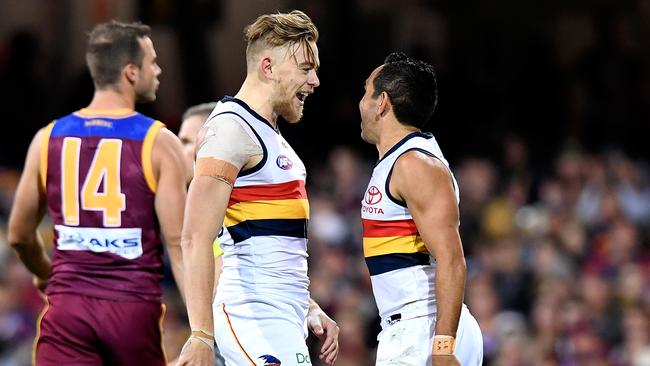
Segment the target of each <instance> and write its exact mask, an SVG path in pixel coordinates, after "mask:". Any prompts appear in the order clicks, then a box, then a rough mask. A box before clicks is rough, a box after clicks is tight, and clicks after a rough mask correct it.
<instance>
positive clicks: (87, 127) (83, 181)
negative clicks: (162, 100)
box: [40, 109, 163, 302]
mask: <svg viewBox="0 0 650 366" xmlns="http://www.w3.org/2000/svg"><path fill="white" fill-rule="evenodd" d="M161 127H163V124H162V123H160V122H158V121H154V120H153V119H151V118H149V117H146V116H144V115H142V114H139V113H137V112H134V111H132V110H128V109H122V110H102V111H100V110H88V109H82V110H80V111H78V112H75V113H72V114H70V115H68V116H65V117H63V118H61V119H59V120H56V121H54V122H52V123H51V124H50V125H48V126H47V128H46V130H45V132H46V133H45V135H44V136H43V139H42V140H41V165H40V168H41V174H40V177H41V182H40V183H41V185H42V187H43V189H44V192H45V194H46V198H47V208H48V212H49V214H50V217H51V218H52V221H53V224H54V240H53V256H52V271H51V274H50V280H49V284H48V287H47V294H48V295H49V294H55V293H75V294H83V295H88V296H94V297H99V298H107V299H113V300H122V301H156V302H157V301H160V297H161V288H160V285H159V282H160V280H161V278H162V274H163V264H162V245H161V242H160V237H159V225H158V221H157V218H156V213H155V207H154V199H155V191H156V183H157V182H156V179H155V176H154V173H153V168H152V163H151V150H152V147H153V143H154V140H155V137H156V135H157V133H158V131H159V130H160V128H161Z"/></svg>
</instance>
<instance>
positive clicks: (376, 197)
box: [364, 186, 382, 205]
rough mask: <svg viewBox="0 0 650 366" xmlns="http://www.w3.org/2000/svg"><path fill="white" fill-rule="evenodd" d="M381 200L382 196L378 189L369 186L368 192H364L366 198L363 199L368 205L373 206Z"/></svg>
mask: <svg viewBox="0 0 650 366" xmlns="http://www.w3.org/2000/svg"><path fill="white" fill-rule="evenodd" d="M381 199H382V196H381V192H380V191H379V188H377V187H375V186H370V188H368V191H366V197H365V198H364V200H365V201H366V203H367V204H369V205H375V204H377V203H379V201H381Z"/></svg>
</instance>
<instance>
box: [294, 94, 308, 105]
mask: <svg viewBox="0 0 650 366" xmlns="http://www.w3.org/2000/svg"><path fill="white" fill-rule="evenodd" d="M308 95H309V93H306V92H297V93H296V98H298V100H299V101H300V103H301V104H304V103H305V99H307V96H308Z"/></svg>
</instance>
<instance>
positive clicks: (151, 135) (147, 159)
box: [142, 121, 165, 193]
mask: <svg viewBox="0 0 650 366" xmlns="http://www.w3.org/2000/svg"><path fill="white" fill-rule="evenodd" d="M163 127H165V125H164V124H163V123H162V122H160V121H155V122H154V123H153V124H152V125H151V127H149V131H147V135H146V136H145V137H144V141H143V142H142V170H143V171H144V180H145V181H146V182H147V185H148V186H149V189H151V192H154V193H156V190H157V189H158V182H157V181H156V176H155V175H154V174H153V164H152V162H151V151H152V150H153V143H154V141H155V140H156V136H157V135H158V131H160V129H161V128H163Z"/></svg>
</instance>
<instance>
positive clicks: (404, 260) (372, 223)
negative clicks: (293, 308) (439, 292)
mask: <svg viewBox="0 0 650 366" xmlns="http://www.w3.org/2000/svg"><path fill="white" fill-rule="evenodd" d="M413 150H416V151H420V152H422V153H425V154H427V155H430V156H433V157H435V158H437V159H439V160H440V161H441V162H442V163H443V164H445V166H447V168H449V163H447V160H445V158H444V157H443V155H442V152H441V151H440V147H439V146H438V143H437V142H436V139H435V138H434V137H433V135H431V134H428V133H422V132H414V133H411V134H409V135H408V136H406V137H405V138H404V139H402V140H401V141H400V142H399V143H397V144H396V145H395V146H393V147H392V148H391V149H390V150H389V151H388V152H387V153H386V154H385V155H384V157H383V158H382V159H381V160H380V161H379V162H378V163H377V165H376V166H375V169H374V171H373V173H372V178H371V179H370V183H369V184H368V188H367V189H366V193H365V196H364V199H363V201H362V202H361V218H362V222H363V252H364V256H365V258H366V264H367V265H368V270H369V271H370V279H371V281H372V289H373V293H374V295H375V301H376V302H377V307H378V309H379V315H380V316H381V318H382V324H385V323H386V322H391V320H393V319H391V317H392V316H397V314H399V316H398V317H399V318H397V319H409V318H415V317H419V316H424V315H430V314H434V313H435V312H436V303H435V300H436V299H435V261H434V260H433V258H431V256H430V254H429V252H428V251H427V248H426V247H425V245H424V241H423V240H422V238H421V237H420V235H419V233H418V230H417V227H416V226H415V222H414V221H413V217H412V216H411V213H410V212H409V210H408V208H407V207H406V204H405V203H404V202H400V201H398V200H396V199H395V198H394V197H392V196H391V195H390V192H389V189H388V185H389V182H390V176H391V174H392V171H393V166H394V165H395V161H396V160H397V159H398V158H399V157H400V156H401V155H402V154H404V153H406V152H408V151H413ZM450 173H451V172H450ZM452 181H453V185H454V191H455V193H456V200H457V201H458V199H459V195H458V184H457V183H456V179H455V178H454V176H453V174H452ZM395 320H396V319H395Z"/></svg>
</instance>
